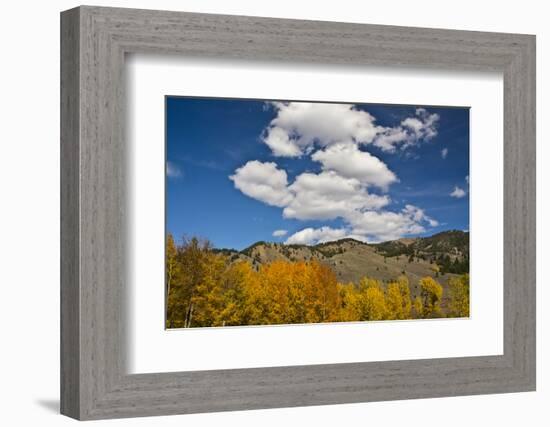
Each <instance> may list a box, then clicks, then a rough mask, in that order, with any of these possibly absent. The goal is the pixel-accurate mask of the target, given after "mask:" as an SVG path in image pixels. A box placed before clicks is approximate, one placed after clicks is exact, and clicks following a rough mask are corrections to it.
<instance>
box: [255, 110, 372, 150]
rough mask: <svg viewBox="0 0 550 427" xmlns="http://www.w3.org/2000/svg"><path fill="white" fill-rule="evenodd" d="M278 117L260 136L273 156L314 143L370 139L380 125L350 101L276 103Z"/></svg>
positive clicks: (325, 144)
mask: <svg viewBox="0 0 550 427" xmlns="http://www.w3.org/2000/svg"><path fill="white" fill-rule="evenodd" d="M271 105H272V106H273V108H275V109H276V110H277V116H276V117H275V118H274V119H273V120H272V121H271V123H270V125H269V127H268V128H267V130H266V133H265V136H264V138H263V140H264V142H265V143H266V144H267V145H268V146H269V147H270V148H271V150H272V152H273V154H274V155H275V156H286V157H296V156H299V155H301V154H302V153H303V152H304V151H306V152H307V151H308V150H310V149H311V147H312V146H313V144H315V143H317V144H319V145H320V146H322V147H324V146H327V145H330V144H333V143H336V142H341V141H357V142H365V143H367V142H371V141H372V140H373V138H374V136H375V135H376V134H377V133H378V131H379V129H381V128H379V127H378V126H376V125H375V124H374V117H373V116H371V115H370V114H369V113H367V112H366V111H361V110H358V109H356V108H355V106H353V105H350V104H326V103H324V104H323V103H315V102H288V103H285V102H275V103H272V104H271Z"/></svg>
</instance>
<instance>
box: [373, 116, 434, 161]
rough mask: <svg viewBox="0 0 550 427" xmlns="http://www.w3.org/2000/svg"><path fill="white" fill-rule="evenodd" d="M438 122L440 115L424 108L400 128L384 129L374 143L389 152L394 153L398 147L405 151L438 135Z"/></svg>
mask: <svg viewBox="0 0 550 427" xmlns="http://www.w3.org/2000/svg"><path fill="white" fill-rule="evenodd" d="M438 121H439V115H438V114H435V113H433V114H430V113H429V112H428V111H427V110H426V109H424V108H417V109H416V111H415V117H407V118H406V119H404V120H402V121H401V124H400V125H399V126H395V127H387V128H384V129H383V130H382V131H380V132H379V133H378V135H377V136H376V138H375V139H374V141H373V143H374V145H376V146H378V147H380V148H381V149H382V150H383V151H388V152H394V151H395V150H396V149H397V147H400V148H401V149H405V148H407V147H410V146H412V145H415V144H417V143H418V142H419V141H422V140H426V141H428V140H430V139H432V138H434V137H435V136H436V135H437V122H438Z"/></svg>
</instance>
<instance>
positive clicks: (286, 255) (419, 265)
mask: <svg viewBox="0 0 550 427" xmlns="http://www.w3.org/2000/svg"><path fill="white" fill-rule="evenodd" d="M214 251H216V252H217V253H222V254H224V255H226V256H227V257H228V259H229V262H230V263H234V262H238V261H248V262H250V263H251V264H252V266H253V267H254V268H256V269H258V268H260V266H261V265H262V264H266V263H270V262H274V261H279V260H280V261H287V262H300V261H302V262H311V261H317V262H320V263H323V264H326V265H328V266H330V267H331V268H332V269H333V270H334V272H335V274H336V276H337V278H338V280H339V281H341V282H346V283H347V282H354V283H358V281H359V280H360V279H361V277H364V276H368V277H372V278H374V279H378V280H382V281H391V280H394V279H395V278H397V277H398V276H399V275H406V276H407V277H408V278H409V280H410V281H411V282H414V283H416V282H417V281H418V280H419V279H420V278H421V277H425V276H431V277H434V278H438V279H439V280H441V281H444V282H445V281H447V280H448V278H450V277H453V276H455V275H458V274H463V273H467V272H468V271H469V232H464V231H460V230H446V231H442V232H439V233H436V234H434V235H432V236H426V237H412V238H401V239H396V240H391V241H387V242H381V243H367V242H362V241H359V240H356V239H353V238H344V239H340V240H335V241H329V242H323V243H318V244H316V245H300V244H288V245H287V244H285V243H276V242H266V241H258V242H255V243H254V244H252V245H250V246H248V247H246V248H244V249H243V250H241V251H238V250H236V249H225V248H221V249H214Z"/></svg>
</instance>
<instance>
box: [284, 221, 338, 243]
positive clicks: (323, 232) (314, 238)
mask: <svg viewBox="0 0 550 427" xmlns="http://www.w3.org/2000/svg"><path fill="white" fill-rule="evenodd" d="M344 237H346V230H345V229H343V228H331V227H326V226H325V227H320V228H311V227H308V228H304V229H303V230H301V231H298V232H296V233H294V234H293V235H292V236H290V237H289V238H288V239H286V242H285V243H286V244H287V245H315V244H317V243H324V242H330V241H333V240H339V239H343V238H344Z"/></svg>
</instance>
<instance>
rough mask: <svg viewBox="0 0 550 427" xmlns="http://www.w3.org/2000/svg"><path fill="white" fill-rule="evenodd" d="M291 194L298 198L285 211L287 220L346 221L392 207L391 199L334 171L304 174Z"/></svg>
mask: <svg viewBox="0 0 550 427" xmlns="http://www.w3.org/2000/svg"><path fill="white" fill-rule="evenodd" d="M289 190H290V191H291V193H292V194H293V195H294V197H293V198H292V200H291V201H290V203H289V204H288V205H287V206H286V207H285V208H284V210H283V216H284V217H285V218H296V219H302V220H305V219H325V220H326V219H335V218H338V217H342V218H345V217H346V216H347V215H348V214H349V213H350V212H353V211H356V210H365V209H380V208H382V207H384V206H386V205H387V204H389V203H390V198H389V197H388V196H385V195H384V196H380V195H377V194H369V193H368V192H367V189H366V188H365V187H364V186H363V185H361V182H360V181H359V180H358V179H355V178H345V177H342V176H340V175H338V174H337V173H336V172H334V171H326V172H321V173H319V174H314V173H308V172H306V173H303V174H301V175H299V176H298V177H297V178H296V180H295V181H294V183H293V184H292V185H291V186H290V187H289Z"/></svg>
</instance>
